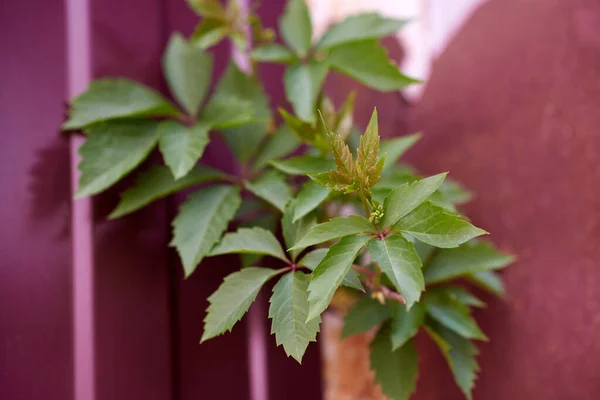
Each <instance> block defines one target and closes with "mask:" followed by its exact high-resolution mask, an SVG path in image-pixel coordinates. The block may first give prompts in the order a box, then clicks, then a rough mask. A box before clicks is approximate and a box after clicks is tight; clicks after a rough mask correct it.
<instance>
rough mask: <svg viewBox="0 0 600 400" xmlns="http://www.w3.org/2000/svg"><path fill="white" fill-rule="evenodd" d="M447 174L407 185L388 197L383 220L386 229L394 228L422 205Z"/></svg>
mask: <svg viewBox="0 0 600 400" xmlns="http://www.w3.org/2000/svg"><path fill="white" fill-rule="evenodd" d="M446 175H447V172H444V173H441V174H438V175H433V176H430V177H428V178H425V179H420V180H417V181H414V182H412V183H405V184H403V185H401V186H399V187H398V188H396V189H394V190H393V191H392V192H391V193H390V194H388V195H387V197H386V198H385V201H384V203H383V219H382V220H381V224H382V225H383V226H385V227H388V226H392V225H394V224H395V223H396V222H398V221H399V220H400V218H402V217H404V216H405V215H407V214H408V213H410V212H411V211H413V210H414V209H415V208H417V207H418V206H419V205H420V204H421V203H423V202H424V201H425V200H427V198H428V197H429V196H431V194H432V193H433V192H435V191H436V190H437V188H439V187H440V185H441V184H442V182H443V181H444V178H446Z"/></svg>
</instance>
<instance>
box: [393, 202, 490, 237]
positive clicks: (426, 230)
mask: <svg viewBox="0 0 600 400" xmlns="http://www.w3.org/2000/svg"><path fill="white" fill-rule="evenodd" d="M392 229H394V230H400V231H402V232H404V233H408V234H409V235H411V236H413V237H414V238H416V239H419V240H420V241H422V242H425V243H428V244H430V245H432V246H436V247H442V248H450V247H457V246H459V245H461V244H462V243H464V242H467V241H469V240H471V239H473V238H474V237H477V236H480V235H485V234H487V232H486V231H484V230H483V229H479V228H477V227H475V226H473V225H471V224H470V223H469V222H467V221H465V220H464V219H462V218H461V217H460V216H458V215H455V214H450V213H448V212H446V211H445V210H444V209H443V208H441V207H438V206H434V205H433V204H431V203H430V202H428V201H426V202H424V203H423V204H421V205H420V206H419V207H417V208H416V209H414V210H413V211H412V212H411V213H410V214H408V215H407V216H405V217H403V218H402V219H401V220H400V221H398V223H396V225H394V226H393V228H392Z"/></svg>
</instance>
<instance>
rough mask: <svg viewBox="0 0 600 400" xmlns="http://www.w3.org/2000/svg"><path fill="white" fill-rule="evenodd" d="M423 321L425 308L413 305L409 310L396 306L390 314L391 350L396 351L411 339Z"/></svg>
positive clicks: (416, 304) (418, 304)
mask: <svg viewBox="0 0 600 400" xmlns="http://www.w3.org/2000/svg"><path fill="white" fill-rule="evenodd" d="M424 320H425V307H423V305H422V304H420V303H415V304H414V305H413V306H412V308H411V309H410V310H406V307H402V306H401V305H396V307H394V312H393V314H392V325H391V341H392V350H397V349H399V348H400V347H402V346H404V345H405V344H406V343H407V342H408V341H409V340H410V339H412V338H413V337H414V336H415V335H416V334H417V332H418V331H419V327H420V326H421V324H423V321H424Z"/></svg>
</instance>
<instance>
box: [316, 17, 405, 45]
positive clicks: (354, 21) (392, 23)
mask: <svg viewBox="0 0 600 400" xmlns="http://www.w3.org/2000/svg"><path fill="white" fill-rule="evenodd" d="M406 22H407V21H406V20H401V19H392V18H385V17H383V16H381V15H379V14H376V13H364V14H359V15H354V16H350V17H348V18H346V19H345V20H343V21H342V22H339V23H337V24H335V25H333V26H332V27H331V28H329V30H327V32H325V34H324V35H323V36H322V37H321V40H319V42H318V43H317V49H319V50H324V49H329V48H331V47H334V46H337V45H339V44H342V43H348V42H356V41H359V40H365V39H378V38H381V37H384V36H388V35H392V34H394V33H396V32H397V31H399V30H400V28H402V26H404V24H406Z"/></svg>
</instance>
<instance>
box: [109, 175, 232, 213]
mask: <svg viewBox="0 0 600 400" xmlns="http://www.w3.org/2000/svg"><path fill="white" fill-rule="evenodd" d="M225 177H227V175H225V174H224V173H222V172H221V171H217V170H216V169H212V168H209V167H205V166H203V165H197V166H195V167H194V168H192V170H191V171H190V172H189V173H188V174H187V175H186V176H185V177H183V178H181V179H177V180H175V178H174V177H173V174H172V173H171V171H170V170H169V168H167V167H166V166H153V167H151V168H150V169H149V170H148V171H146V172H144V173H143V174H142V175H140V177H139V178H138V179H137V181H136V183H135V185H134V186H133V187H132V188H130V189H128V190H127V191H125V192H124V193H123V194H122V195H121V201H119V204H118V205H117V207H116V208H115V209H114V210H113V212H112V213H111V214H110V215H109V218H110V219H113V218H119V217H122V216H124V215H127V214H129V213H132V212H134V211H136V210H138V209H140V208H142V207H144V206H145V205H147V204H150V203H152V202H153V201H155V200H157V199H160V198H161V197H165V196H168V195H170V194H172V193H175V192H178V191H180V190H182V189H185V188H187V187H190V186H193V185H198V184H200V183H202V182H207V181H213V180H219V179H223V178H225Z"/></svg>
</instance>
